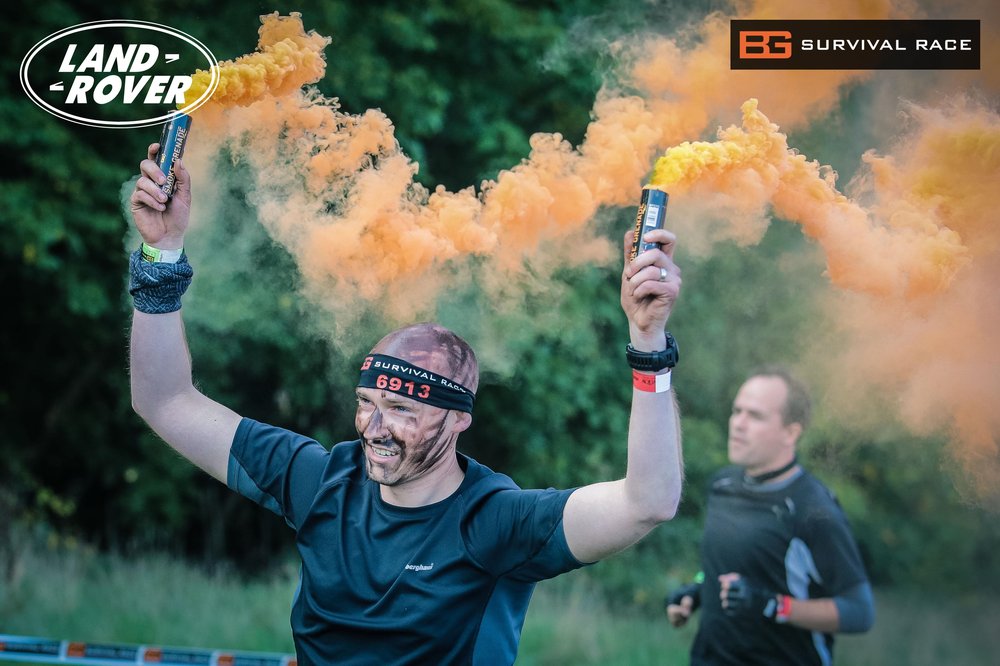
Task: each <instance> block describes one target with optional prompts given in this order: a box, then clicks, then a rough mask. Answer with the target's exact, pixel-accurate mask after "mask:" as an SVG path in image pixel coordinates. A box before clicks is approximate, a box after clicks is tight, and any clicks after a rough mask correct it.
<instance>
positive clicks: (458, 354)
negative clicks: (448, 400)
mask: <svg viewBox="0 0 1000 666" xmlns="http://www.w3.org/2000/svg"><path fill="white" fill-rule="evenodd" d="M372 351H373V352H377V353H382V354H389V355H390V356H398V357H399V358H402V359H404V360H408V361H412V360H413V359H412V356H413V355H414V354H432V353H437V354H442V355H443V357H444V359H445V361H446V363H447V366H448V379H450V380H451V381H453V382H457V383H459V384H461V385H463V386H465V387H466V388H467V389H469V390H470V391H472V392H473V393H475V392H476V390H478V388H479V361H478V360H477V359H476V352H475V351H473V349H472V346H471V345H470V344H469V343H468V342H466V341H465V340H463V339H462V338H461V337H459V336H458V334H457V333H455V332H454V331H451V330H449V329H447V328H445V327H444V326H441V325H440V324H435V323H433V322H421V323H419V324H411V325H410V326H404V327H403V328H400V329H397V330H395V331H393V332H392V333H389V334H388V335H386V336H385V337H384V338H382V339H381V340H380V341H379V342H378V344H376V345H375V347H374V348H373V349H372ZM418 365H419V363H418Z"/></svg>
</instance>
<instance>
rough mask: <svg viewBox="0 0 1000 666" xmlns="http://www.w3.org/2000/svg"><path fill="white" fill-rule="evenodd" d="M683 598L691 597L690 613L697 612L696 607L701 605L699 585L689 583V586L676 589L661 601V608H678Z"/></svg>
mask: <svg viewBox="0 0 1000 666" xmlns="http://www.w3.org/2000/svg"><path fill="white" fill-rule="evenodd" d="M684 597H691V612H692V613H693V612H695V611H696V610H698V606H700V605H701V583H691V584H690V585H685V586H684V587H679V588H677V589H676V590H674V591H673V592H672V593H671V594H668V595H667V598H666V599H664V600H663V607H664V608H666V607H667V606H680V605H681V600H682V599H683V598H684Z"/></svg>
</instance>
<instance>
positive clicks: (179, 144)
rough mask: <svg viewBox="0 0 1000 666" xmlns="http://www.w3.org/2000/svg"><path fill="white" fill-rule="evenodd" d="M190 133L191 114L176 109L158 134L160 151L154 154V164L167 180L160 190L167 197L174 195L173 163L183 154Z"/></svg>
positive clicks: (174, 177)
mask: <svg viewBox="0 0 1000 666" xmlns="http://www.w3.org/2000/svg"><path fill="white" fill-rule="evenodd" d="M190 133H191V116H189V115H187V114H186V113H181V112H180V111H177V112H175V113H174V115H173V116H172V117H171V118H170V120H169V121H167V122H166V123H164V125H163V132H162V133H161V134H160V151H159V152H158V153H157V154H156V166H158V167H160V169H161V170H162V171H163V174H164V175H165V176H166V177H167V181H166V182H165V183H163V185H161V186H160V190H161V191H162V192H163V193H164V194H166V195H167V196H168V197H172V196H173V195H174V187H175V186H176V185H177V177H176V176H175V175H174V164H176V163H177V160H179V159H180V158H181V156H182V155H183V154H184V146H185V145H186V144H187V139H188V135H189V134H190Z"/></svg>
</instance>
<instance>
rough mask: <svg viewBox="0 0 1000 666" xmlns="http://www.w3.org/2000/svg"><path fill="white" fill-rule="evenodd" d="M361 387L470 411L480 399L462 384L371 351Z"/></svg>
mask: <svg viewBox="0 0 1000 666" xmlns="http://www.w3.org/2000/svg"><path fill="white" fill-rule="evenodd" d="M358 387H359V388H373V389H380V390H383V391H391V392H393V393H398V394H399V395H402V396H406V397H407V398H413V399H414V400H416V401H417V402H423V403H426V404H428V405H434V406H435V407H441V408H442V409H454V410H457V411H460V412H469V413H470V414H471V413H472V405H473V404H474V403H475V401H476V394H475V393H473V392H472V391H470V390H469V389H467V388H465V387H464V386H462V385H461V384H456V383H455V382H453V381H451V380H450V379H446V378H445V377H441V376H440V375H435V374H434V373H433V372H431V371H429V370H424V369H423V368H421V367H420V366H417V365H413V364H412V363H407V362H406V361H404V360H402V359H399V358H395V357H394V356H385V355H383V354H369V355H368V356H366V357H365V362H364V363H362V364H361V377H360V379H358Z"/></svg>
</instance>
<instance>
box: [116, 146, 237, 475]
mask: <svg viewBox="0 0 1000 666" xmlns="http://www.w3.org/2000/svg"><path fill="white" fill-rule="evenodd" d="M157 148H158V145H157V144H152V145H151V146H150V147H149V154H148V156H147V159H145V160H143V162H142V163H141V164H140V171H141V176H140V178H139V180H138V181H137V182H136V186H135V190H134V191H133V192H132V196H131V210H132V218H133V221H134V222H135V225H136V228H137V229H138V231H139V234H140V235H141V236H142V239H143V241H144V242H145V243H146V244H147V245H149V246H152V247H154V248H158V249H159V250H167V251H171V250H180V249H181V248H182V247H183V244H184V232H185V231H186V230H187V225H188V219H189V215H190V208H191V180H190V175H189V174H188V172H187V170H186V169H185V168H184V165H183V163H181V162H178V163H177V165H176V166H175V168H174V173H175V175H176V178H177V186H176V190H175V192H174V196H173V198H171V199H169V200H168V199H167V198H166V196H165V195H163V194H162V193H161V192H160V191H159V188H158V184H159V183H162V182H163V172H162V171H160V169H159V167H158V166H157V165H156V162H155V161H154V158H155V156H156V150H157ZM144 261H146V260H145V259H133V262H132V264H133V278H132V280H131V286H132V290H133V294H134V295H136V304H137V308H136V310H135V312H134V313H133V317H132V339H131V345H130V353H129V370H130V377H131V384H132V407H133V409H135V411H136V413H137V414H139V416H141V417H142V418H143V420H144V421H146V423H148V424H149V426H150V427H151V428H152V429H153V430H154V431H155V432H156V433H157V434H158V435H159V436H160V437H162V438H163V440H164V441H165V442H167V444H169V445H170V446H171V447H172V448H174V449H175V450H176V451H177V452H178V453H180V454H181V455H182V456H184V457H185V458H187V459H188V460H190V461H191V462H192V463H194V464H195V465H197V466H198V467H200V468H201V469H203V470H204V471H206V472H208V473H209V474H210V475H212V476H213V477H215V478H216V479H218V480H219V481H222V482H223V483H225V482H226V473H227V470H228V466H229V450H230V447H231V446H232V442H233V436H234V435H235V434H236V427H237V426H238V425H239V422H240V416H239V414H237V413H236V412H234V411H232V410H231V409H229V408H228V407H225V406H223V405H220V404H219V403H217V402H215V401H214V400H211V399H210V398H208V397H206V396H204V395H203V394H202V393H200V392H199V391H198V390H197V389H196V388H195V387H194V383H193V382H192V379H191V355H190V352H189V351H188V347H187V340H186V338H185V335H184V323H183V321H182V320H181V313H180V310H179V309H174V310H172V311H166V312H161V311H159V310H171V306H170V305H169V303H167V304H166V306H165V307H160V305H161V304H163V303H164V302H165V301H164V299H163V298H162V297H161V296H159V295H157V294H159V293H160V292H159V291H158V289H159V286H158V283H163V284H165V285H167V287H168V288H167V289H166V291H167V292H169V291H170V289H169V286H170V284H169V283H170V280H174V279H176V278H175V277H174V276H173V275H172V274H171V270H170V269H171V267H170V266H164V265H163V264H160V263H153V262H150V263H149V265H147V264H143V263H142V262H144ZM136 267H138V269H139V271H140V272H142V273H143V278H144V279H143V280H137V279H136V276H135V273H136ZM140 290H141V293H140ZM140 302H142V303H143V305H142V306H141V309H140V305H139V303H140ZM178 306H179V303H178ZM143 310H145V311H143Z"/></svg>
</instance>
